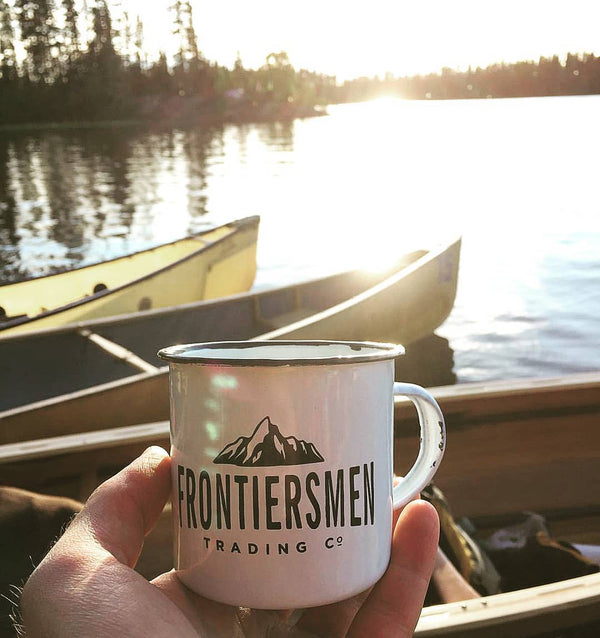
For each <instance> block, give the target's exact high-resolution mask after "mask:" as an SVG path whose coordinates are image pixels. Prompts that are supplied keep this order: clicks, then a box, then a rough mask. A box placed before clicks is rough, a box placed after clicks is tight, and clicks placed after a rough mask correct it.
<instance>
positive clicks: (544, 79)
mask: <svg viewBox="0 0 600 638" xmlns="http://www.w3.org/2000/svg"><path fill="white" fill-rule="evenodd" d="M169 15H170V19H171V24H170V31H171V32H172V33H173V35H174V38H175V42H176V52H175V55H174V56H173V59H170V60H168V59H167V55H166V54H165V53H164V52H161V53H160V54H159V55H158V57H157V58H156V59H153V60H149V59H148V57H147V53H146V47H145V42H144V25H143V23H142V22H141V20H140V18H139V17H132V16H129V15H128V14H127V12H123V13H122V14H119V16H117V17H115V16H113V15H111V12H110V10H109V7H108V4H107V1H106V0H85V1H84V2H83V4H81V3H79V2H77V1H76V0H0V124H8V123H29V122H60V121H69V122H78V121H80V122H81V121H85V122H87V121H98V120H157V121H164V120H166V121H169V122H171V121H198V119H205V120H206V119H208V120H215V121H223V120H233V121H240V120H257V119H281V118H287V117H296V116H302V115H311V114H314V113H315V112H316V111H315V107H318V106H319V105H325V104H331V103H338V102H347V101H359V100H364V99H369V98H371V97H374V96H378V95H383V94H386V95H399V96H402V97H405V98H412V99H427V98H430V99H448V98H484V97H518V96H541V95H573V94H575V95H577V94H590V93H600V58H599V57H596V56H595V55H593V54H587V53H586V54H571V53H569V54H568V55H567V56H566V59H562V60H561V59H559V57H558V56H554V57H552V58H544V57H542V58H540V59H539V61H537V62H533V61H525V62H518V63H514V64H504V63H503V64H494V65H491V66H488V67H486V68H479V67H478V68H476V69H471V68H469V69H468V70H467V71H457V70H453V69H448V68H445V69H443V70H442V71H441V72H440V73H431V74H428V75H417V76H410V77H395V76H393V75H392V74H389V73H388V74H387V75H386V76H385V77H384V78H379V77H375V78H359V79H356V80H351V81H346V82H344V83H343V84H339V83H337V81H336V78H335V76H330V75H324V74H320V73H316V72H312V71H307V70H304V69H301V70H299V71H297V70H296V69H294V67H293V66H292V65H291V64H290V61H289V59H288V56H287V54H286V53H285V52H283V51H282V52H274V53H271V54H269V55H268V56H267V57H266V60H265V64H264V65H263V66H261V67H260V68H258V69H249V68H245V67H244V64H243V62H242V60H241V59H240V58H239V56H238V59H237V60H236V61H235V64H234V65H233V68H231V69H229V68H226V67H224V66H221V65H219V64H217V63H215V62H210V61H209V60H207V59H206V58H205V57H204V56H203V55H202V53H201V51H200V48H199V46H198V39H197V36H196V32H195V30H194V25H193V13H192V6H191V3H190V2H189V0H174V1H173V2H172V3H171V5H170V6H169ZM167 29H169V25H165V30H167Z"/></svg>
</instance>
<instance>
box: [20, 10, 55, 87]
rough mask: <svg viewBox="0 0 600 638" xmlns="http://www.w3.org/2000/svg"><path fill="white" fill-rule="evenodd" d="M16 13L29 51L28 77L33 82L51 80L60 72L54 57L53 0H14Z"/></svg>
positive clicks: (25, 45) (22, 38) (23, 40)
mask: <svg viewBox="0 0 600 638" xmlns="http://www.w3.org/2000/svg"><path fill="white" fill-rule="evenodd" d="M15 13H16V15H17V18H18V21H19V27H20V29H21V41H22V43H23V45H24V47H25V51H26V53H27V59H26V61H25V70H26V74H27V76H28V77H29V79H30V80H32V81H34V82H40V81H41V82H48V83H50V82H52V81H53V80H54V79H55V77H56V76H57V75H58V65H57V64H56V60H55V59H54V57H53V49H54V48H55V47H56V44H57V42H56V34H57V29H56V25H55V23H54V2H53V0H15Z"/></svg>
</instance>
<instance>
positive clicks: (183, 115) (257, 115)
mask: <svg viewBox="0 0 600 638" xmlns="http://www.w3.org/2000/svg"><path fill="white" fill-rule="evenodd" d="M324 115H327V109H326V108H325V107H323V106H296V105H293V104H282V105H277V104H271V103H265V104H261V105H238V104H233V105H226V106H225V108H215V107H214V106H213V105H209V106H208V107H207V106H206V105H198V104H197V103H194V101H193V100H177V99H175V100H169V101H167V102H165V103H161V104H160V105H155V106H154V108H152V109H151V110H149V111H148V113H147V115H146V116H144V117H141V118H136V119H123V120H82V121H76V120H66V121H64V122H62V121H48V122H23V123H13V124H0V133H4V132H13V131H14V132H18V131H37V130H67V129H92V128H119V127H128V126H141V127H148V128H155V127H159V128H162V127H174V126H175V127H177V126H181V127H185V128H189V127H191V126H221V125H223V124H254V123H264V122H288V121H291V120H295V119H304V118H309V117H321V116H324Z"/></svg>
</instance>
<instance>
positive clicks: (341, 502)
mask: <svg viewBox="0 0 600 638" xmlns="http://www.w3.org/2000/svg"><path fill="white" fill-rule="evenodd" d="M402 353H403V348H402V346H397V345H392V344H381V343H361V342H336V341H293V342H292V341H263V342H258V341H244V342H216V343H200V344H189V345H180V346H171V347H169V348H165V349H163V350H161V351H160V352H159V356H160V357H161V358H163V359H165V360H167V361H168V362H169V365H170V374H169V377H170V392H171V456H172V459H173V466H172V467H173V469H172V486H173V489H172V503H173V525H174V532H175V535H174V536H175V541H174V543H175V547H174V562H175V569H176V570H177V574H178V576H179V578H180V579H181V580H182V581H183V582H184V583H185V584H186V585H187V586H188V587H189V588H190V589H192V590H193V591H195V592H197V593H198V594H201V595H202V596H205V597H207V598H210V599H212V600H216V601H219V602H222V603H227V604H230V605H236V606H243V607H252V608H256V609H296V608H304V607H312V606H317V605H325V604H329V603H333V602H336V601H339V600H343V599H346V598H349V597H350V596H353V595H354V594H357V593H359V592H361V591H364V590H365V589H367V588H369V587H370V586H372V585H373V584H374V583H376V582H377V580H379V578H381V576H382V575H383V573H384V572H385V570H386V567H387V565H388V562H389V559H390V549H391V537H392V516H393V510H394V509H397V508H399V507H401V506H403V505H404V504H406V503H407V502H408V501H409V500H411V499H412V498H413V497H414V496H415V495H416V494H417V493H418V492H419V491H420V490H421V489H422V488H423V487H424V486H425V485H426V484H427V483H428V482H429V481H430V480H431V479H432V477H433V475H434V474H435V472H436V470H437V468H438V467H439V464H440V461H441V459H442V455H443V453H444V446H445V428H444V418H443V416H442V413H441V411H440V408H439V406H438V405H437V403H436V401H435V399H434V398H433V397H432V396H431V395H430V394H429V393H428V392H427V391H425V390H424V389H423V388H421V387H420V386H416V385H412V384H404V383H394V359H395V358H396V357H398V356H399V355H401V354H402ZM397 394H401V395H404V396H407V397H408V398H409V399H410V400H411V401H412V402H413V403H414V404H415V406H416V409H417V414H418V418H419V423H420V429H421V444H420V450H419V454H418V456H417V460H416V461H415V464H414V465H413V467H412V468H411V470H410V471H409V472H408V473H407V475H406V476H405V477H404V478H403V479H402V480H401V481H400V482H399V484H398V485H397V486H395V487H393V485H392V482H393V445H394V437H393V399H394V395H397Z"/></svg>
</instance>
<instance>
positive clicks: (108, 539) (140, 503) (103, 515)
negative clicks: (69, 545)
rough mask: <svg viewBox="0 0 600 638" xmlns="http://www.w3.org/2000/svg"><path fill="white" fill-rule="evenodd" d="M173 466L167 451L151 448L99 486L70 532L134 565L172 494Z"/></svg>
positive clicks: (130, 565) (68, 531)
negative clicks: (145, 539) (171, 475)
mask: <svg viewBox="0 0 600 638" xmlns="http://www.w3.org/2000/svg"><path fill="white" fill-rule="evenodd" d="M170 468H171V458H170V457H169V455H168V454H167V453H166V452H165V450H163V449H162V448H160V447H156V446H153V447H150V448H148V449H147V450H146V451H145V452H144V453H143V454H142V455H141V456H140V457H139V458H137V459H136V460H135V461H133V463H131V465H129V466H127V467H126V468H125V469H123V470H121V472H119V473H118V474H116V475H115V476H113V477H112V478H110V479H109V480H108V481H106V482H105V483H103V484H102V485H101V486H100V487H98V489H96V491H95V492H94V493H93V494H92V495H91V496H90V498H89V499H88V501H87V503H86V504H85V507H84V508H83V510H82V511H81V513H80V514H79V516H77V517H76V518H75V519H74V521H73V523H72V524H71V527H70V528H69V529H68V530H67V534H71V535H73V536H76V537H78V538H79V539H80V540H82V541H84V542H90V541H93V542H94V543H96V544H99V545H100V546H101V547H102V548H103V549H104V550H106V551H107V552H109V553H110V554H112V555H113V556H114V557H115V558H116V559H117V560H118V561H119V562H120V563H123V564H125V565H128V566H129V567H134V566H135V563H136V562H137V559H138V558H139V555H140V552H141V550H142V545H143V543H144V538H145V536H146V534H147V533H148V532H149V531H150V530H151V529H152V528H153V527H154V525H155V524H156V521H157V520H158V518H159V516H160V515H161V513H162V511H163V508H164V506H165V503H166V501H167V499H168V497H169V493H170V487H171V479H170Z"/></svg>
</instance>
